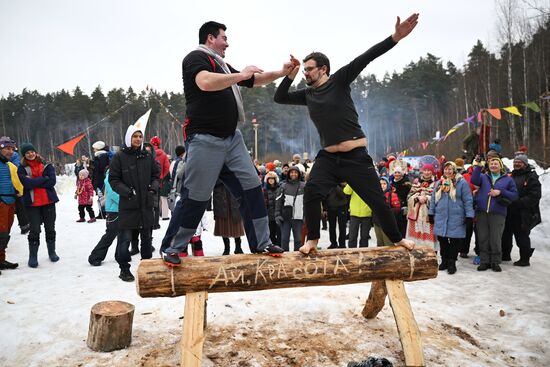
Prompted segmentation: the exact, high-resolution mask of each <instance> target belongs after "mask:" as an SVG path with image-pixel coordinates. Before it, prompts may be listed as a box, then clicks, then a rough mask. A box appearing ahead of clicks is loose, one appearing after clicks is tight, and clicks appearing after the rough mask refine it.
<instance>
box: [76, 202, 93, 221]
mask: <svg viewBox="0 0 550 367" xmlns="http://www.w3.org/2000/svg"><path fill="white" fill-rule="evenodd" d="M84 209H86V211H87V212H88V215H89V216H90V219H92V218H95V214H94V208H92V205H91V204H90V205H81V204H79V205H78V215H79V216H80V218H82V219H84V216H85V214H84Z"/></svg>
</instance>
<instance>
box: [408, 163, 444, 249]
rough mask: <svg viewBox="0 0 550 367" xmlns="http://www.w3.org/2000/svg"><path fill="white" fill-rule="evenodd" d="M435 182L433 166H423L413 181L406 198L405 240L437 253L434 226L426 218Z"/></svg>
mask: <svg viewBox="0 0 550 367" xmlns="http://www.w3.org/2000/svg"><path fill="white" fill-rule="evenodd" d="M435 180H436V179H435V175H434V168H433V165H432V164H430V163H426V164H424V165H423V166H422V168H421V174H420V177H419V178H417V179H416V180H415V181H414V183H413V185H412V187H411V191H410V192H409V195H408V197H407V205H408V208H409V209H408V214H407V219H408V226H407V238H408V239H410V240H413V241H414V242H415V243H416V244H417V245H418V246H430V247H433V248H434V250H436V251H437V250H439V244H438V242H437V239H436V238H435V235H434V225H433V224H432V223H430V222H429V218H428V208H429V205H430V201H431V199H432V191H433V189H434V184H435Z"/></svg>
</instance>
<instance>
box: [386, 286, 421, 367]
mask: <svg viewBox="0 0 550 367" xmlns="http://www.w3.org/2000/svg"><path fill="white" fill-rule="evenodd" d="M386 289H387V290H388V298H389V299H390V305H391V308H392V310H393V316H394V318H395V322H396V324H397V331H398V332H399V339H400V340H401V345H402V346H403V352H404V353H405V365H406V366H407V367H412V366H415V367H416V366H425V363H424V352H423V349H422V339H421V337H420V330H419V329H418V325H417V324H416V320H415V319H414V315H413V313H412V310H411V304H410V302H409V298H408V297H407V293H406V292H405V286H404V285H403V281H402V280H386Z"/></svg>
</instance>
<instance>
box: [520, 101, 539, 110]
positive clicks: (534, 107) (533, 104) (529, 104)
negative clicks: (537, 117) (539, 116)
mask: <svg viewBox="0 0 550 367" xmlns="http://www.w3.org/2000/svg"><path fill="white" fill-rule="evenodd" d="M522 106H525V107H527V108H530V109H531V110H533V111H535V112H540V107H539V105H538V104H537V103H536V102H527V103H524V104H522Z"/></svg>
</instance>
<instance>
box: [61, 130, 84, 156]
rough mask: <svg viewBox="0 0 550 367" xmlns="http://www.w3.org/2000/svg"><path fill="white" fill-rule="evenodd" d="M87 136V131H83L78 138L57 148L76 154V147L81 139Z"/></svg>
mask: <svg viewBox="0 0 550 367" xmlns="http://www.w3.org/2000/svg"><path fill="white" fill-rule="evenodd" d="M85 136H86V133H82V134H80V135H78V136H77V137H76V138H72V139H71V140H69V141H67V142H65V143H63V144H61V145H58V146H57V147H56V148H57V149H59V150H60V151H62V152H63V153H67V154H70V155H74V147H75V145H76V144H78V142H79V141H80V140H82V138H83V137H85Z"/></svg>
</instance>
